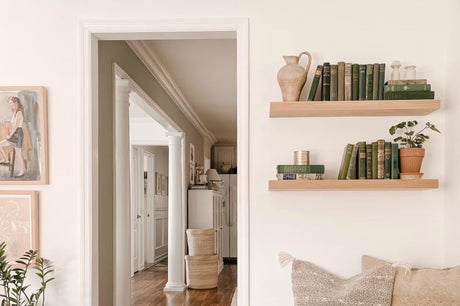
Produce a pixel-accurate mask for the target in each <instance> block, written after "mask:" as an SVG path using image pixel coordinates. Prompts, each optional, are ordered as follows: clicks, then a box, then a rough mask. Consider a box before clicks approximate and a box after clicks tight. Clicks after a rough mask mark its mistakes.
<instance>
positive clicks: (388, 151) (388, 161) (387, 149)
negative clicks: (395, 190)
mask: <svg viewBox="0 0 460 306" xmlns="http://www.w3.org/2000/svg"><path fill="white" fill-rule="evenodd" d="M384 148H385V149H384V150H385V153H384V154H385V161H384V167H385V175H384V177H385V178H386V179H390V178H391V142H385V146H384Z"/></svg>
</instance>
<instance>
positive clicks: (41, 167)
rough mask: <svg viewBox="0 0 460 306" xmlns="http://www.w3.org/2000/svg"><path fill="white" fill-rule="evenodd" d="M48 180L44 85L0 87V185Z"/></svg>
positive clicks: (43, 182)
mask: <svg viewBox="0 0 460 306" xmlns="http://www.w3.org/2000/svg"><path fill="white" fill-rule="evenodd" d="M47 183H48V134H47V107H46V90H45V88H44V87H0V184H47Z"/></svg>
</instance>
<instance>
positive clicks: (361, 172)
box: [358, 141, 367, 180]
mask: <svg viewBox="0 0 460 306" xmlns="http://www.w3.org/2000/svg"><path fill="white" fill-rule="evenodd" d="M358 151H359V156H358V178H359V179H360V180H365V179H366V178H367V170H366V164H367V157H366V142H365V141H360V142H359V146H358Z"/></svg>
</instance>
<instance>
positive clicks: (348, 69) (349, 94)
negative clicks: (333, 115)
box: [345, 63, 352, 101]
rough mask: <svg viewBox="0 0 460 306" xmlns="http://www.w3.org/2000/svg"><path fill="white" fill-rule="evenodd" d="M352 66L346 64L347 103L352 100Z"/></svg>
mask: <svg viewBox="0 0 460 306" xmlns="http://www.w3.org/2000/svg"><path fill="white" fill-rule="evenodd" d="M351 69H352V68H351V64H350V63H345V101H350V100H351V98H352V79H351V78H352V71H351Z"/></svg>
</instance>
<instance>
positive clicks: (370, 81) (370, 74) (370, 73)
mask: <svg viewBox="0 0 460 306" xmlns="http://www.w3.org/2000/svg"><path fill="white" fill-rule="evenodd" d="M373 89H374V65H372V64H368V65H367V67H366V100H372V94H373Z"/></svg>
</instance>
